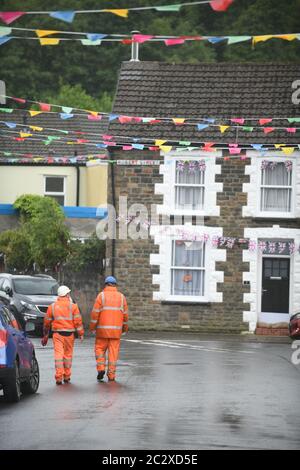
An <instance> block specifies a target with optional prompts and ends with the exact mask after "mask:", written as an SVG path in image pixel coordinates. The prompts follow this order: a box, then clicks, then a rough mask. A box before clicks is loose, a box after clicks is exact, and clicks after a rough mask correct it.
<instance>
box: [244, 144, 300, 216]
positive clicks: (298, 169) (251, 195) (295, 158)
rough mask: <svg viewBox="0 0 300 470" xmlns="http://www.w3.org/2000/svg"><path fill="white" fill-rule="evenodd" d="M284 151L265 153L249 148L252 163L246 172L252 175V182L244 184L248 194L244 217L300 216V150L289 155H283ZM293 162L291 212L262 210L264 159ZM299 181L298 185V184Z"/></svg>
mask: <svg viewBox="0 0 300 470" xmlns="http://www.w3.org/2000/svg"><path fill="white" fill-rule="evenodd" d="M282 155H283V154H282V151H279V152H278V151H277V152H276V151H275V152H273V151H272V152H267V153H266V154H265V155H262V154H261V153H259V152H257V151H254V150H253V151H252V150H248V151H247V157H249V158H251V164H250V165H247V166H246V169H245V174H246V175H249V176H250V182H249V183H244V184H243V192H244V193H246V194H247V206H244V207H243V217H259V218H264V219H295V218H296V217H299V216H300V180H299V178H300V158H299V157H300V152H297V151H296V152H294V153H293V154H292V155H289V156H282ZM263 160H266V161H270V162H273V161H274V162H286V161H287V160H290V161H292V162H293V169H292V186H291V187H292V197H291V211H290V212H275V211H274V212H272V211H261V210H260V198H261V171H262V170H261V164H262V161H263ZM297 181H298V185H297Z"/></svg>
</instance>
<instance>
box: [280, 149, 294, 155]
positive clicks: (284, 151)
mask: <svg viewBox="0 0 300 470" xmlns="http://www.w3.org/2000/svg"><path fill="white" fill-rule="evenodd" d="M281 150H282V151H283V153H284V154H285V155H291V154H292V153H293V152H294V150H295V149H294V147H282V149H281Z"/></svg>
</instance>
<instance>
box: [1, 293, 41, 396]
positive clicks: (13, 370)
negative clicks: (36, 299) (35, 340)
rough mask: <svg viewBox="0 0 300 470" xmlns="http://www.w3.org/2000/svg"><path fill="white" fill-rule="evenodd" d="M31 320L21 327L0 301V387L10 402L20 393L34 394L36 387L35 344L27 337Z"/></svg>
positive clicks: (37, 375)
mask: <svg viewBox="0 0 300 470" xmlns="http://www.w3.org/2000/svg"><path fill="white" fill-rule="evenodd" d="M34 329H35V326H34V324H33V323H32V322H26V324H25V330H22V328H21V327H20V325H19V324H18V322H17V320H16V319H15V317H14V316H13V314H12V313H11V312H10V311H9V310H8V308H7V307H5V305H4V304H2V303H1V302H0V390H2V389H3V393H4V397H5V399H6V400H7V401H9V402H17V401H19V400H20V397H21V394H22V393H23V394H33V393H36V391H37V390H38V387H39V381H40V375H39V365H38V361H37V359H36V356H35V351H34V346H33V344H32V342H31V341H30V339H29V338H28V337H27V332H29V331H33V330H34Z"/></svg>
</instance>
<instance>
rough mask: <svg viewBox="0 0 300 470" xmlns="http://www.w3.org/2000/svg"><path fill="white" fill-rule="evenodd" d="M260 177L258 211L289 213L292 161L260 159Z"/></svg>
mask: <svg viewBox="0 0 300 470" xmlns="http://www.w3.org/2000/svg"><path fill="white" fill-rule="evenodd" d="M260 177H261V181H260V212H262V213H264V212H268V213H274V212H276V213H284V214H289V213H291V212H292V209H293V207H292V197H293V162H291V161H290V160H286V161H276V160H262V162H261V169H260Z"/></svg>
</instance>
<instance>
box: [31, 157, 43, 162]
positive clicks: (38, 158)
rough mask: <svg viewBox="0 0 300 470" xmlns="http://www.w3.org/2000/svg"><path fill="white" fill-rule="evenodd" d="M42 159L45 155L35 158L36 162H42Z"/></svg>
mask: <svg viewBox="0 0 300 470" xmlns="http://www.w3.org/2000/svg"><path fill="white" fill-rule="evenodd" d="M41 160H44V159H43V157H35V158H33V161H34V162H40V161H41Z"/></svg>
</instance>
